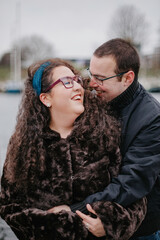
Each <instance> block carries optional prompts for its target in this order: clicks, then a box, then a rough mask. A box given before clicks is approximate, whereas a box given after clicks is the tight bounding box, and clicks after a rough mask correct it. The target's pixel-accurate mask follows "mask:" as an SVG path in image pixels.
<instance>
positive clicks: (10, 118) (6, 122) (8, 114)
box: [0, 93, 21, 240]
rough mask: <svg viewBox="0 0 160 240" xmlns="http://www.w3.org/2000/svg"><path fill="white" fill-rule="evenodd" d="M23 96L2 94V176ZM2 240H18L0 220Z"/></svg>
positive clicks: (0, 98)
mask: <svg viewBox="0 0 160 240" xmlns="http://www.w3.org/2000/svg"><path fill="white" fill-rule="evenodd" d="M20 99H21V94H5V93H0V114H1V115H0V175H1V172H2V167H3V163H4V160H5V155H6V150H7V145H8V141H9V138H10V136H11V135H12V133H13V130H14V127H15V123H16V116H17V112H18V105H19V103H20ZM0 240H17V238H16V236H15V235H14V233H13V232H12V231H11V229H10V228H9V226H8V225H7V224H6V223H5V222H4V221H3V220H2V219H1V218H0Z"/></svg>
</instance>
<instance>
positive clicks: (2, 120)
mask: <svg viewBox="0 0 160 240" xmlns="http://www.w3.org/2000/svg"><path fill="white" fill-rule="evenodd" d="M153 96H154V97H155V98H156V99H157V100H158V101H159V102H160V93H154V94H153ZM20 99H21V94H4V93H0V114H1V115H0V175H1V172H2V167H3V163H4V159H5V155H6V150H7V144H8V141H9V138H10V136H11V135H12V133H13V130H14V127H15V123H16V116H17V112H18V106H19V103H20ZM0 240H17V238H16V237H15V235H14V234H13V232H12V231H11V230H10V228H9V227H8V226H7V224H6V223H5V222H4V221H3V220H2V219H0Z"/></svg>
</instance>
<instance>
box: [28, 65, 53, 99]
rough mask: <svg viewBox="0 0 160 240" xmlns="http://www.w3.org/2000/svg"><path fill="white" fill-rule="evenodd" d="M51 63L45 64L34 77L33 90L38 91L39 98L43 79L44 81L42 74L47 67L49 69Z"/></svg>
mask: <svg viewBox="0 0 160 240" xmlns="http://www.w3.org/2000/svg"><path fill="white" fill-rule="evenodd" d="M50 64H51V63H50V62H45V63H43V64H42V65H41V66H40V67H39V68H38V69H37V71H36V72H35V74H34V76H33V82H32V85H33V88H34V90H35V91H36V93H37V95H38V96H39V95H40V93H41V79H42V74H43V71H44V69H45V68H46V67H48V66H49V65H50Z"/></svg>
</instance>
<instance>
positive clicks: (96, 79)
mask: <svg viewBox="0 0 160 240" xmlns="http://www.w3.org/2000/svg"><path fill="white" fill-rule="evenodd" d="M87 71H88V75H89V77H90V79H91V78H92V77H94V79H95V81H96V83H97V84H98V85H103V81H105V80H108V79H110V78H114V77H118V76H122V75H123V74H125V73H127V72H128V71H126V72H121V73H118V74H116V75H114V76H111V77H107V78H100V77H98V76H96V75H93V74H92V73H91V72H90V70H89V68H87Z"/></svg>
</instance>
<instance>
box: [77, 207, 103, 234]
mask: <svg viewBox="0 0 160 240" xmlns="http://www.w3.org/2000/svg"><path fill="white" fill-rule="evenodd" d="M87 209H88V211H89V212H91V213H93V214H94V215H96V216H97V214H96V212H95V211H94V210H93V208H92V207H91V205H89V204H87ZM76 213H77V214H78V216H79V217H81V218H82V219H83V223H84V224H85V226H86V228H87V229H88V231H90V232H91V233H92V234H93V235H94V236H96V237H103V236H105V235H106V233H105V230H104V227H103V224H102V222H101V220H100V218H99V217H97V218H92V217H90V216H89V215H86V214H84V213H82V212H80V211H78V210H77V211H76Z"/></svg>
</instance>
